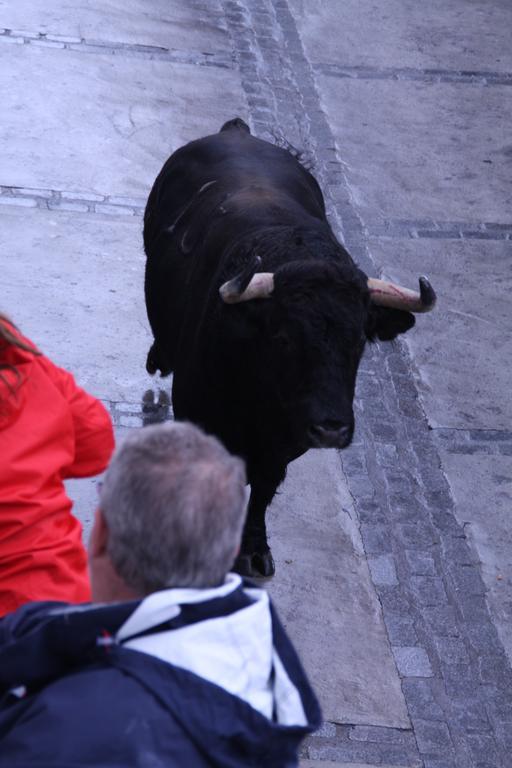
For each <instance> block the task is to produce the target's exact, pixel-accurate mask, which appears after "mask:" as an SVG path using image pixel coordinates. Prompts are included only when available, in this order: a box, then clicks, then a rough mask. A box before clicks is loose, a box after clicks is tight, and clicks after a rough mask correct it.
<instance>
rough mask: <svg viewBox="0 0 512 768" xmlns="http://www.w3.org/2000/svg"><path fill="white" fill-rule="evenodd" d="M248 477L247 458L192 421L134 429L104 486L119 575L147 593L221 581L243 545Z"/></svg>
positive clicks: (103, 501) (104, 505) (103, 503)
mask: <svg viewBox="0 0 512 768" xmlns="http://www.w3.org/2000/svg"><path fill="white" fill-rule="evenodd" d="M245 483H246V477H245V469H244V464H243V462H242V461H241V460H240V459H237V458H235V457H234V456H231V455H230V454H229V453H228V452H227V451H226V449H225V448H224V447H223V446H222V445H221V444H220V442H219V441H218V440H216V439H215V438H214V437H209V436H207V435H205V434H203V433H202V432H201V431H200V430H199V429H197V427H194V426H192V425H191V424H184V423H168V424H162V425H158V426H151V427H145V428H144V429H140V430H137V431H136V432H133V433H132V434H131V435H129V436H128V437H127V438H125V440H124V441H123V443H122V444H121V446H120V447H119V448H118V449H117V451H116V453H115V454H114V457H113V459H112V462H111V464H110V466H109V468H108V470H107V472H106V475H105V480H104V482H103V485H102V488H101V491H100V508H101V511H102V513H103V516H104V518H105V521H106V523H107V525H108V529H109V538H108V545H107V546H108V554H109V556H110V559H111V561H112V564H113V565H114V568H115V569H116V571H117V573H118V574H119V576H121V578H122V579H123V580H124V582H125V583H126V584H127V585H128V586H129V587H131V588H132V589H134V590H136V591H138V592H140V593H142V594H149V593H150V592H154V591H156V590H159V589H166V588H168V587H213V586H217V585H219V584H221V583H222V582H223V580H224V577H225V575H226V573H227V572H228V571H229V570H230V568H231V566H232V564H233V562H234V559H235V556H236V553H237V549H238V547H239V545H240V539H241V535H242V528H243V523H244V519H245Z"/></svg>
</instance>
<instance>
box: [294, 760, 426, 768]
mask: <svg viewBox="0 0 512 768" xmlns="http://www.w3.org/2000/svg"><path fill="white" fill-rule="evenodd" d="M299 768H397V766H396V764H395V765H389V764H386V765H384V764H383V763H379V764H378V765H377V764H376V763H372V764H371V765H370V764H369V763H364V765H363V763H347V762H345V761H343V762H342V763H338V762H333V761H332V760H301V761H300V762H299ZM401 768H413V764H412V763H409V766H407V765H404V764H402V766H401Z"/></svg>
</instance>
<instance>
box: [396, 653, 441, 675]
mask: <svg viewBox="0 0 512 768" xmlns="http://www.w3.org/2000/svg"><path fill="white" fill-rule="evenodd" d="M392 651H393V656H394V657H395V661H396V665H397V667H398V671H399V673H400V674H401V675H403V676H404V677H432V667H431V666H430V661H429V658H428V655H427V653H426V651H425V649H424V648H421V647H419V646H416V647H413V646H410V647H409V646H406V647H399V646H393V648H392Z"/></svg>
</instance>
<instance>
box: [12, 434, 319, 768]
mask: <svg viewBox="0 0 512 768" xmlns="http://www.w3.org/2000/svg"><path fill="white" fill-rule="evenodd" d="M245 482H246V479H245V470H244V466H243V463H242V462H241V461H240V460H239V459H237V458H235V457H233V456H231V455H230V454H228V452H227V451H226V450H225V449H224V448H223V447H222V445H221V444H220V443H219V442H218V441H217V440H216V439H215V438H213V437H207V436H206V435H204V434H203V433H202V432H201V431H200V430H199V429H197V428H196V427H193V426H191V425H189V424H166V425H161V426H154V427H147V428H145V429H142V430H138V431H137V432H134V433H132V434H131V435H130V436H129V437H127V438H126V439H125V440H124V442H123V443H122V445H121V447H120V448H119V449H118V450H117V452H116V453H115V455H114V458H113V460H112V463H111V465H110V467H109V469H108V470H107V473H106V476H105V480H104V483H103V486H102V488H101V492H100V504H99V509H98V510H97V511H96V517H95V521H94V527H93V531H92V534H91V540H90V546H89V566H90V574H91V582H92V593H93V599H94V601H95V602H94V603H92V604H90V605H85V606H83V605H81V606H71V605H67V604H63V603H29V604H28V605H26V606H23V608H21V609H19V610H18V611H16V612H15V613H13V614H10V615H9V616H7V617H6V618H5V619H3V620H2V621H0V766H9V767H10V766H13V767H15V766H17V765H19V766H21V765H23V766H37V765H52V766H62V768H64V766H66V767H67V766H69V765H77V766H93V765H94V766H98V765H101V766H104V767H107V766H112V768H113V767H114V766H141V767H145V766H165V768H175V767H176V768H185V766H186V767H187V768H189V767H190V768H196V767H197V768H203V766H204V767H206V766H216V767H218V768H221V767H222V766H226V768H227V767H228V766H230V767H233V766H240V767H242V766H249V765H250V766H262V767H263V766H264V767H265V768H272V767H275V768H281V767H286V768H288V767H291V766H295V765H297V750H298V746H299V744H300V741H301V740H302V738H303V737H304V736H305V735H306V734H307V733H308V732H311V731H312V730H314V729H315V728H317V727H318V726H319V724H320V712H319V708H318V704H317V702H316V699H315V696H314V694H313V692H312V690H311V688H310V686H309V684H308V682H307V679H306V677H305V674H304V672H303V670H302V667H301V665H300V662H299V660H298V658H297V656H296V654H295V652H294V650H293V647H292V646H291V644H290V641H289V640H288V638H287V637H286V634H285V633H284V630H283V628H282V627H281V625H280V623H279V620H278V619H277V617H276V615H275V612H274V610H273V608H272V606H271V604H270V602H269V599H268V595H267V593H266V592H265V591H264V590H262V589H260V588H257V587H256V586H255V585H252V584H250V583H247V582H244V581H242V579H241V578H240V576H238V575H236V574H233V573H229V569H230V567H231V565H232V563H233V561H234V559H235V557H236V554H237V552H238V548H239V545H240V539H241V534H242V528H243V522H244V517H245Z"/></svg>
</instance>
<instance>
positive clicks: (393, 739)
mask: <svg viewBox="0 0 512 768" xmlns="http://www.w3.org/2000/svg"><path fill="white" fill-rule="evenodd" d="M349 739H352V740H353V741H370V742H375V743H377V744H380V743H386V744H409V745H410V746H414V735H413V733H412V731H411V730H398V729H397V728H378V727H375V726H371V725H356V726H355V727H354V728H351V729H350V732H349Z"/></svg>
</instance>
